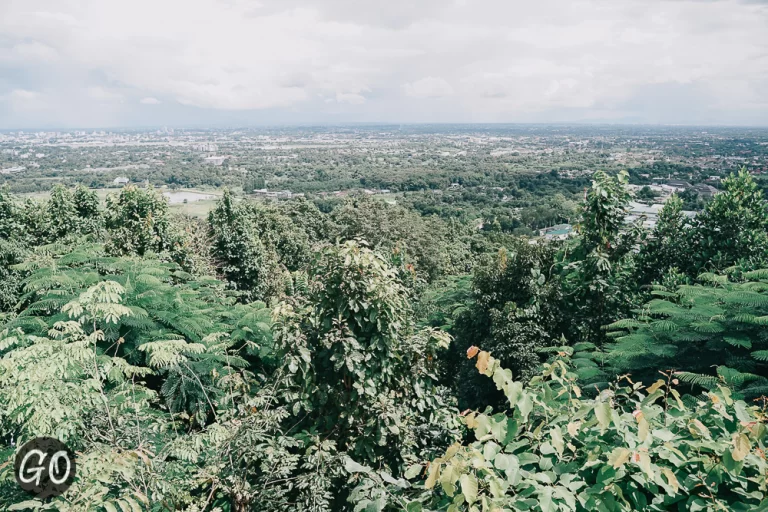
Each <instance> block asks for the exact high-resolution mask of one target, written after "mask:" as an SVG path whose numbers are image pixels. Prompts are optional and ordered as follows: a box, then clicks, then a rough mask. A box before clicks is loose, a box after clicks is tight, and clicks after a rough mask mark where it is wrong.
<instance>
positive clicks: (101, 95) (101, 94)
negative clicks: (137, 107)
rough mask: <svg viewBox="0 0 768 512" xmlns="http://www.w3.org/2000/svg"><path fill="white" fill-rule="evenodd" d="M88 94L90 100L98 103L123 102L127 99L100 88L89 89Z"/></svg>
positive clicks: (92, 87)
mask: <svg viewBox="0 0 768 512" xmlns="http://www.w3.org/2000/svg"><path fill="white" fill-rule="evenodd" d="M86 93H87V95H88V97H89V98H92V99H93V100H95V101H97V102H111V101H123V100H124V99H125V98H124V97H123V95H122V94H120V93H119V92H117V91H113V90H110V89H107V88H104V87H99V86H91V87H88V88H87V89H86Z"/></svg>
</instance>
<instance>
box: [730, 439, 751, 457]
mask: <svg viewBox="0 0 768 512" xmlns="http://www.w3.org/2000/svg"><path fill="white" fill-rule="evenodd" d="M751 448H752V443H750V442H749V438H748V437H747V436H746V435H744V434H734V435H733V449H732V450H731V457H733V460H735V461H737V462H738V461H741V460H744V459H745V458H746V456H747V455H749V451H750V449H751Z"/></svg>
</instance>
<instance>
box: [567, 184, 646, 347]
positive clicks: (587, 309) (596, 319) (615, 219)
mask: <svg viewBox="0 0 768 512" xmlns="http://www.w3.org/2000/svg"><path fill="white" fill-rule="evenodd" d="M626 185H627V173H626V172H623V171H622V172H621V173H619V174H618V175H617V176H609V175H608V174H606V173H604V172H603V171H598V172H596V173H595V175H594V181H593V182H592V188H590V189H589V191H588V192H587V193H586V197H585V201H584V205H583V207H582V213H581V220H580V221H579V224H578V225H577V226H576V230H577V233H578V234H579V238H578V240H577V242H576V245H575V247H573V249H572V251H570V252H566V254H565V259H566V261H567V262H568V263H567V264H566V265H565V266H564V280H563V282H564V294H565V301H566V304H567V305H568V308H569V313H568V314H569V315H570V317H571V318H570V325H571V328H570V330H569V331H570V336H569V341H572V342H573V341H590V342H594V343H598V344H600V343H602V342H604V341H605V335H604V331H603V330H602V326H603V325H605V324H607V323H610V322H611V321H613V320H615V319H616V318H620V317H621V316H624V315H626V314H627V313H628V312H629V310H630V308H631V307H632V305H633V304H634V301H635V300H636V296H635V295H636V293H635V292H636V286H634V283H632V266H633V262H632V249H633V248H634V246H635V244H636V242H637V240H638V236H639V228H638V227H637V226H634V227H633V226H630V227H629V229H625V219H626V216H627V214H628V204H629V200H630V197H631V196H630V194H629V191H628V189H627V187H626Z"/></svg>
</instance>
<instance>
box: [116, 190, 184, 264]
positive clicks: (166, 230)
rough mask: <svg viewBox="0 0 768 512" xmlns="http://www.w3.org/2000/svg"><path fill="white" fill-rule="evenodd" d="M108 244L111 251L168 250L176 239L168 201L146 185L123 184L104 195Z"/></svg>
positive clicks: (134, 252) (140, 254) (140, 252)
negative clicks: (118, 191) (105, 198)
mask: <svg viewBox="0 0 768 512" xmlns="http://www.w3.org/2000/svg"><path fill="white" fill-rule="evenodd" d="M105 220H106V227H107V230H108V231H109V241H108V242H107V248H108V250H109V252H110V253H112V254H116V255H121V254H137V255H139V256H142V255H144V254H145V253H146V252H154V253H160V252H163V251H168V250H170V249H172V248H173V247H174V244H175V243H177V242H178V236H177V234H176V233H174V232H173V230H172V228H171V225H170V219H169V216H168V202H167V201H166V199H165V198H164V197H163V196H162V195H161V194H159V193H158V192H156V191H155V189H154V188H152V187H151V186H149V187H148V188H146V189H141V188H138V187H135V186H133V185H128V186H126V187H124V188H123V189H122V190H121V191H120V193H119V194H117V195H109V196H107V209H106V219H105Z"/></svg>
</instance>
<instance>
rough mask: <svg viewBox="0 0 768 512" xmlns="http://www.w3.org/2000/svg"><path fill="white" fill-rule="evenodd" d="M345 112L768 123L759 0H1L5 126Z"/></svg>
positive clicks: (1, 123)
mask: <svg viewBox="0 0 768 512" xmlns="http://www.w3.org/2000/svg"><path fill="white" fill-rule="evenodd" d="M355 123H360V124H373V125H376V124H395V125H397V124H490V123H493V124H496V123H502V124H507V123H511V124H529V123H535V124H562V125H581V124H607V125H651V126H654V125H660V126H712V127H716V126H743V127H752V126H754V127H764V126H768V2H767V1H765V0H625V1H610V0H579V1H569V0H542V1H541V2H536V3H531V2H525V3H517V2H508V1H504V0H478V1H473V2H470V1H467V0H453V1H451V0H444V1H441V0H422V1H419V2H412V1H406V0H389V1H386V2H385V1H380V0H377V1H372V2H359V1H354V0H312V1H310V0H261V1H254V0H219V1H215V0H186V1H181V0H164V1H162V2H156V1H152V2H150V1H149V0H133V1H131V2H126V1H96V0H84V1H73V0H5V1H3V2H0V130H4V131H8V130H19V129H21V130H57V129H59V130H73V129H78V128H79V129H130V128H146V129H152V128H157V127H161V126H168V127H173V128H184V127H187V128H205V127H212V128H237V127H264V126H311V125H317V126H328V125H331V126H333V125H350V124H355Z"/></svg>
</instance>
